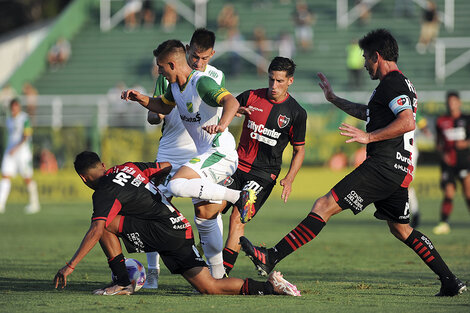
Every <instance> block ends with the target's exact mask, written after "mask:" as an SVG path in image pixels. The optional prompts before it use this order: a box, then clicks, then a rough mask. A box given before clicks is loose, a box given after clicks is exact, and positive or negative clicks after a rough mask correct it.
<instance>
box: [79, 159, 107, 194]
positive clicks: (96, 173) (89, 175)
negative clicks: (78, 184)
mask: <svg viewBox="0 0 470 313" xmlns="http://www.w3.org/2000/svg"><path fill="white" fill-rule="evenodd" d="M105 173H106V167H105V166H104V164H103V163H100V164H98V165H97V166H96V167H93V168H90V169H88V171H87V172H86V174H83V175H82V174H80V178H81V179H82V180H83V182H84V183H85V185H87V186H88V187H90V188H91V189H93V190H95V189H96V187H98V181H99V179H100V178H101V177H103V176H104V174H105Z"/></svg>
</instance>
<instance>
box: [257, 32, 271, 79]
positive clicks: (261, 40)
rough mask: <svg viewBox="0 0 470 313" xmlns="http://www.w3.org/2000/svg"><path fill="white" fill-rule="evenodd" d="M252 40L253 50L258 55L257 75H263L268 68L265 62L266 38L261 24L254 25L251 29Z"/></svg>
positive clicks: (266, 51)
mask: <svg viewBox="0 0 470 313" xmlns="http://www.w3.org/2000/svg"><path fill="white" fill-rule="evenodd" d="M253 40H254V44H255V51H256V53H257V54H258V55H259V57H257V59H256V72H257V73H258V76H263V77H264V76H265V75H266V71H267V68H268V64H267V63H266V58H267V53H268V45H269V43H268V40H267V39H266V31H265V29H264V28H263V27H262V26H258V27H255V29H254V30H253Z"/></svg>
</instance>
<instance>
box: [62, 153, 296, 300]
mask: <svg viewBox="0 0 470 313" xmlns="http://www.w3.org/2000/svg"><path fill="white" fill-rule="evenodd" d="M74 166H75V170H76V171H77V173H78V175H79V176H80V177H81V179H82V180H83V182H84V183H85V184H86V185H87V186H88V187H90V188H91V189H93V190H94V191H95V192H94V193H93V214H92V218H91V226H90V228H89V230H88V231H87V233H86V234H85V236H84V238H83V240H82V242H81V244H80V246H79V247H78V249H77V251H76V252H75V254H74V256H73V257H72V258H71V259H70V261H69V262H66V264H65V266H64V267H62V268H61V269H59V271H58V272H57V274H56V275H55V277H54V284H55V288H57V287H59V286H61V287H62V288H64V287H65V286H66V285H67V276H68V275H70V274H71V273H72V272H73V270H74V269H75V267H76V266H77V265H78V263H79V262H80V261H81V260H82V259H83V258H84V257H85V255H87V254H88V252H90V251H91V249H92V248H93V247H94V246H95V245H96V243H98V242H99V243H100V245H101V247H102V249H103V252H104V253H105V255H106V257H107V258H108V264H109V267H110V268H111V271H112V272H113V274H114V275H115V276H116V277H117V278H116V281H115V282H113V283H111V284H110V285H109V286H107V287H104V288H101V289H97V290H95V291H94V292H93V293H94V294H97V295H128V294H132V293H133V292H134V286H133V285H132V284H131V282H130V280H129V275H128V273H127V269H126V266H125V262H124V256H123V254H122V248H121V243H120V241H119V237H120V238H121V239H122V241H123V242H124V245H125V247H126V249H127V251H128V252H129V253H132V252H149V251H158V252H159V253H160V254H161V256H162V259H163V262H164V263H165V265H166V266H167V267H168V269H169V270H170V272H171V273H173V274H181V275H183V277H184V278H185V279H186V280H187V281H188V282H189V283H190V284H191V285H192V286H193V287H195V288H196V289H197V290H198V291H199V292H201V293H203V294H231V295H236V294H243V295H267V294H282V295H292V296H299V295H300V292H299V291H298V290H297V288H296V287H295V286H294V285H292V284H290V283H289V282H288V281H286V280H285V279H284V278H283V277H282V275H281V274H280V273H279V272H275V273H273V274H272V275H271V276H270V277H269V279H268V281H266V282H258V281H254V280H252V279H245V280H243V279H238V278H223V279H215V278H213V277H212V276H211V274H210V272H209V270H208V268H207V266H206V263H205V262H204V260H203V259H202V258H201V257H200V255H199V253H198V251H197V249H196V247H195V246H194V238H193V232H192V229H191V224H190V223H189V222H188V221H187V220H186V218H185V217H184V216H183V215H181V213H180V212H178V210H177V209H176V208H175V207H174V206H173V205H172V204H171V203H170V202H169V201H168V200H167V199H166V197H165V196H164V195H163V194H162V193H161V192H160V191H159V190H158V188H157V187H156V186H157V185H158V184H159V181H161V180H162V179H164V178H165V176H166V175H167V174H168V173H169V172H170V170H171V165H170V164H169V163H168V162H162V163H156V162H150V163H140V162H127V163H124V164H122V165H116V166H114V167H112V168H110V169H108V170H106V168H105V165H104V164H103V163H102V162H101V160H100V158H99V156H98V155H97V154H96V153H94V152H89V151H84V152H82V153H80V154H78V155H77V156H76V158H75V162H74Z"/></svg>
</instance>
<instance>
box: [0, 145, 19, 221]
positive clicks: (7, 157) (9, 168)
mask: <svg viewBox="0 0 470 313" xmlns="http://www.w3.org/2000/svg"><path fill="white" fill-rule="evenodd" d="M16 173H17V168H16V161H15V158H14V156H12V155H11V154H9V153H5V154H4V155H3V161H2V180H1V181H0V213H4V212H5V205H6V203H7V200H8V196H9V195H10V190H11V178H12V177H14V176H15V175H16Z"/></svg>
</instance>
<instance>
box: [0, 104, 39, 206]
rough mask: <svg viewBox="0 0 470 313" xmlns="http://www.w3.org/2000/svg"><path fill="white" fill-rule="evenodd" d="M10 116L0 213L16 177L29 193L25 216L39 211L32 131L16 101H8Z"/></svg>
mask: <svg viewBox="0 0 470 313" xmlns="http://www.w3.org/2000/svg"><path fill="white" fill-rule="evenodd" d="M10 114H11V115H10V116H9V117H8V118H7V121H6V128H7V132H8V140H7V146H6V149H5V152H4V154H3V161H2V180H1V181H0V213H4V212H5V205H6V202H7V199H8V195H9V194H10V189H11V178H13V177H15V176H16V175H17V174H20V175H21V176H22V177H23V179H24V182H25V184H26V188H27V190H28V193H29V204H28V205H27V206H26V207H25V213H26V214H34V213H37V212H39V210H40V205H39V197H38V187H37V185H36V182H35V181H34V180H33V152H32V149H31V136H32V134H33V129H32V128H31V123H30V122H29V117H28V114H27V113H26V112H23V111H21V105H20V102H19V101H18V99H16V98H15V99H13V100H11V102H10Z"/></svg>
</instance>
